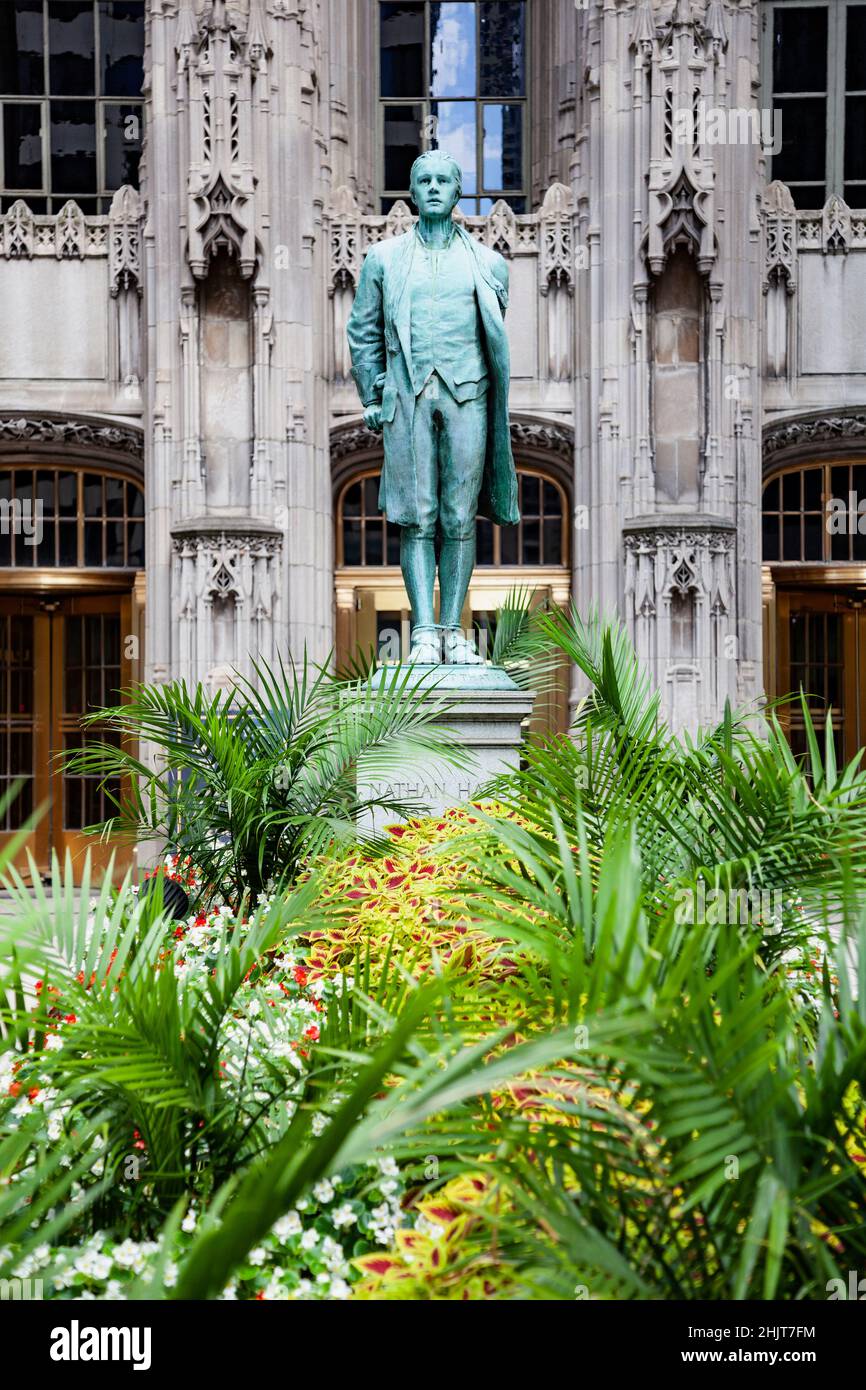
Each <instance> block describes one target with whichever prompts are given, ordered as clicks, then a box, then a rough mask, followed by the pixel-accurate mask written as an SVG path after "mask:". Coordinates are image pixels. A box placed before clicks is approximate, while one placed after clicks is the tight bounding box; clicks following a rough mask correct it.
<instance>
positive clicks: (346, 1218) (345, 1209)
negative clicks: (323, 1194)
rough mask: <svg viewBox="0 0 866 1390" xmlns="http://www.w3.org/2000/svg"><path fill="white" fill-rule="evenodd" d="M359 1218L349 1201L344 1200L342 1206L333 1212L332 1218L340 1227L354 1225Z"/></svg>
mask: <svg viewBox="0 0 866 1390" xmlns="http://www.w3.org/2000/svg"><path fill="white" fill-rule="evenodd" d="M357 1219H358V1218H357V1216H356V1215H355V1213H354V1211H353V1209H352V1207H351V1205H350V1203H349V1202H343V1204H342V1206H339V1207H337V1208H336V1209H335V1210H334V1211H332V1212H331V1220H332V1221H333V1223H334V1225H335V1226H336V1227H338V1228H342V1227H343V1226H353V1225H354V1224H355V1222H356V1221H357Z"/></svg>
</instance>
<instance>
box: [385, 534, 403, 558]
mask: <svg viewBox="0 0 866 1390" xmlns="http://www.w3.org/2000/svg"><path fill="white" fill-rule="evenodd" d="M385 542H386V545H387V548H388V557H387V559H386V561H385V563H386V564H388V565H399V563H400V530H399V527H397V526H389V525H387V524H386V526H385Z"/></svg>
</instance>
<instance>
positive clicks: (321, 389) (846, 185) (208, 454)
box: [0, 0, 866, 858]
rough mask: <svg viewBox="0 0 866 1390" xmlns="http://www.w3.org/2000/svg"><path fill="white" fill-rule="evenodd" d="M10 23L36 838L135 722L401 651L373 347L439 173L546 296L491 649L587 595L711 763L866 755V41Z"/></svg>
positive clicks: (95, 21) (63, 0) (12, 485)
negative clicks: (107, 735)
mask: <svg viewBox="0 0 866 1390" xmlns="http://www.w3.org/2000/svg"><path fill="white" fill-rule="evenodd" d="M2 9H3V16H2V18H0V48H2V49H3V50H4V52H5V53H6V57H5V58H2V59H0V116H2V120H3V122H4V129H3V137H2V138H3V149H4V151H5V162H4V164H3V166H2V169H0V198H2V202H0V209H2V217H0V505H2V506H3V507H5V511H4V516H5V517H6V518H7V520H6V523H5V524H4V528H3V533H2V534H0V623H2V625H3V628H4V641H3V643H2V644H0V648H2V662H3V672H2V674H3V682H4V683H3V688H2V695H0V734H2V743H0V780H5V781H6V782H7V783H8V782H9V781H10V780H11V779H13V778H15V777H16V776H18V775H23V776H24V778H25V782H26V786H25V792H24V793H23V794H22V797H23V799H22V798H19V802H18V803H17V805H18V810H17V811H16V809H15V807H14V806H13V807H11V808H7V810H6V812H5V826H4V827H0V828H2V829H3V830H4V831H5V833H7V834H8V833H11V832H12V831H13V830H14V827H15V824H16V823H17V821H16V817H19V818H20V814H21V813H22V812H23V810H26V808H27V805H29V804H32V805H35V804H37V803H39V802H42V801H47V802H48V803H49V804H50V806H51V813H50V815H49V817H48V819H47V821H46V822H45V823H44V825H43V828H42V829H41V830H40V831H39V832H38V834H37V840H36V841H35V842H34V843H35V844H36V847H37V849H38V852H39V854H40V855H41V856H42V857H43V858H44V857H45V855H46V854H47V852H48V850H49V849H50V848H51V847H56V848H61V849H62V848H63V847H65V846H67V847H71V848H73V849H74V848H75V847H76V845H77V844H78V841H79V832H80V827H81V826H82V825H83V824H85V823H87V822H88V821H89V820H91V819H94V818H95V817H96V816H97V815H98V813H99V810H100V803H99V794H98V791H97V789H96V788H95V787H91V786H88V785H86V783H85V780H84V779H77V780H75V779H68V778H67V779H64V778H63V777H62V776H61V774H60V773H59V772H58V771H56V770H54V766H53V765H52V764H50V762H49V759H50V755H51V754H52V753H54V752H56V751H57V750H58V748H61V747H64V746H68V745H69V743H70V741H73V740H74V739H75V738H77V737H79V734H78V732H77V723H76V715H78V714H80V712H81V710H82V709H84V708H85V707H86V706H87V705H88V704H92V703H94V701H97V702H98V699H99V698H101V697H104V696H107V695H108V693H109V692H110V691H111V690H113V689H116V688H117V686H118V684H122V683H124V682H125V681H126V680H128V679H132V678H136V677H139V678H142V679H146V680H149V681H157V682H160V681H166V680H169V679H172V678H183V679H185V680H187V681H196V680H202V681H205V682H208V683H209V684H211V685H212V686H214V687H218V686H220V685H223V684H224V683H225V682H226V680H227V678H228V674H229V672H231V671H232V670H233V669H240V670H241V671H243V672H244V673H245V674H247V675H251V674H253V663H254V662H255V661H256V660H257V659H259V658H261V659H264V660H266V661H268V662H273V661H275V660H276V659H277V658H278V657H279V656H280V655H284V654H285V653H286V652H291V653H292V654H293V655H295V656H299V655H300V654H301V653H302V651H303V650H304V648H306V650H307V652H308V653H309V654H310V656H312V657H313V658H315V659H317V660H324V659H326V658H327V657H328V655H329V653H331V652H332V651H334V650H335V649H336V651H337V654H338V656H339V655H347V654H348V653H349V652H350V651H351V650H352V649H353V648H354V647H355V646H356V645H357V644H359V643H360V644H361V645H362V646H366V645H369V644H370V643H375V642H377V641H379V642H382V641H384V640H387V638H388V634H389V633H390V632H391V631H392V629H396V630H397V631H399V630H400V628H401V626H402V625H404V624H405V621H406V616H407V615H406V599H405V594H404V593H403V590H402V583H401V579H400V574H399V568H398V566H397V563H396V561H397V554H396V536H395V534H393V533H392V531H391V528H389V527H387V526H386V525H385V523H384V522H383V521H382V520H381V519H380V518H379V517H378V515H377V511H376V505H375V502H376V499H375V478H376V473H377V471H378V468H379V466H380V463H381V441H380V440H379V438H378V437H377V436H375V435H371V434H369V433H368V432H367V431H366V430H365V429H364V428H363V424H362V422H361V411H360V405H359V402H358V399H357V396H356V394H355V390H354V386H353V384H352V382H351V379H350V377H349V364H348V357H347V346H346V340H345V324H346V319H347V317H348V314H349V311H350V309H351V305H352V299H353V295H354V291H355V287H356V285H357V282H358V276H359V273H360V267H361V263H362V260H363V256H364V254H365V252H366V250H367V248H368V247H369V246H370V245H372V244H373V243H375V242H376V241H378V240H380V239H381V238H383V237H388V236H391V235H394V234H395V233H398V232H400V231H402V230H405V228H406V227H408V226H409V225H410V221H411V216H412V210H411V207H410V205H409V203H408V201H407V197H406V190H407V185H408V180H407V172H408V165H409V163H410V162H411V158H412V157H413V156H414V154H416V153H417V152H418V150H419V149H421V148H424V147H429V146H431V145H437V144H438V145H440V146H441V147H443V148H448V149H449V150H450V151H451V152H452V153H454V154H455V155H456V156H457V157H458V159H460V160H461V162H462V163H463V166H464V170H466V171H467V172H468V179H467V184H466V187H465V189H464V193H465V197H464V200H463V202H462V203H461V206H460V211H459V214H458V215H459V216H461V217H463V218H464V219H465V223H464V225H465V226H466V227H467V229H468V230H469V231H470V232H471V234H472V235H473V236H476V237H478V238H479V239H481V240H483V241H485V242H486V243H487V244H488V245H491V246H494V247H495V248H496V249H497V250H499V251H500V252H501V253H502V254H503V255H504V256H505V257H506V259H507V260H508V263H509V268H510V274H511V301H510V307H509V311H508V317H507V326H508V331H509V336H510V340H511V347H512V373H513V375H512V388H511V398H510V404H511V412H512V434H513V442H514V452H515V459H516V462H517V465H518V470H519V474H520V482H521V510H522V512H523V517H524V520H523V522H522V524H521V528H520V529H519V531H518V532H516V533H515V532H511V533H504V532H503V533H501V534H500V533H499V532H498V531H496V530H495V528H493V527H492V526H490V525H489V524H487V523H484V522H479V567H478V569H477V571H476V575H475V578H474V580H473V584H472V586H471V589H470V594H469V597H468V600H467V608H466V612H465V615H464V617H465V621H466V622H467V623H470V622H473V621H474V622H475V623H476V624H477V625H479V626H480V627H481V628H483V627H484V624H485V622H486V621H487V616H486V615H488V614H489V613H490V612H491V611H492V610H493V609H495V607H496V605H497V603H498V602H499V601H500V600H501V598H502V597H503V596H504V594H505V593H506V592H507V591H508V590H509V589H511V588H512V587H513V586H514V585H515V584H522V585H528V586H530V587H531V588H532V589H534V590H536V591H537V592H539V593H540V594H542V595H543V596H544V597H546V598H547V599H548V600H549V601H551V602H555V603H560V604H563V603H567V602H568V601H569V599H570V598H571V597H573V598H574V600H575V601H576V603H577V604H578V607H579V608H580V609H581V610H582V611H584V612H586V611H588V610H589V609H590V608H592V607H597V608H598V609H599V610H600V611H602V612H603V613H619V614H620V615H622V617H623V618H624V620H625V621H626V623H627V624H628V627H629V629H630V631H631V632H632V634H633V637H634V640H635V643H636V646H637V649H638V651H639V653H640V655H641V657H642V659H643V660H644V661H645V663H646V664H647V666H648V668H649V669H650V671H651V672H652V676H653V679H654V681H655V682H656V684H657V686H658V687H659V689H660V690H661V691H662V696H663V706H664V709H665V712H666V713H667V715H668V716H669V717H670V719H671V720H672V722H673V724H674V726H675V727H678V728H694V727H695V726H696V725H697V724H699V723H706V722H708V721H711V720H714V719H715V718H717V717H718V716H719V715H720V713H721V711H722V710H723V708H724V705H725V701H726V700H728V699H730V700H731V701H732V702H734V703H735V704H743V703H747V702H750V701H755V700H758V699H759V698H760V697H761V696H762V695H763V694H764V692H765V691H766V692H768V693H769V694H771V695H772V694H777V693H781V692H782V691H783V690H786V689H788V688H794V687H796V686H797V685H799V684H800V683H802V684H803V685H804V686H806V687H807V688H809V689H811V690H813V691H815V692H817V695H818V696H820V697H821V698H820V699H819V701H818V706H817V708H819V709H820V708H824V707H825V706H826V704H828V703H830V704H832V705H833V706H834V708H835V709H837V710H840V711H841V716H840V720H839V723H840V728H839V730H838V733H837V742H838V744H839V747H840V750H841V751H850V752H853V751H855V750H856V748H858V747H859V746H860V744H861V743H862V742H863V741H864V740H863V736H862V735H861V722H862V721H863V718H864V717H866V664H863V657H862V656H861V652H863V651H866V629H864V628H863V626H862V623H863V621H864V619H863V614H864V613H866V609H864V607H863V604H862V596H863V595H864V594H866V541H864V540H861V537H860V532H859V529H858V525H857V515H859V513H857V511H856V505H855V508H854V511H855V515H854V518H853V521H852V516H851V509H850V507H849V506H848V504H849V503H850V502H851V501H852V498H853V499H856V497H857V495H858V490H859V495H863V496H864V497H866V466H864V465H863V464H862V463H861V460H864V459H866V448H864V439H866V312H864V309H863V304H864V298H866V212H864V211H862V210H860V209H864V208H866V162H864V161H866V156H864V155H863V152H862V151H863V149H864V147H866V141H864V139H863V133H864V128H866V4H864V3H858V0H814V3H805V0H495V2H494V3H483V0H478V3H471V0H456V2H455V3H434V2H433V0H407V3H402V4H400V3H380V0H8V3H4V5H3V7H2ZM88 65H89V66H88ZM861 470H862V474H863V476H862V479H861ZM28 488H29V489H30V491H29V492H28V491H27V489H28ZM839 498H841V499H842V500H843V501H844V502H845V504H846V508H847V511H846V512H845V517H844V518H843V520H842V522H840V526H843V527H844V529H841V530H840V529H839V527H837V528H836V529H833V530H831V529H830V528H829V527H828V524H827V521H826V512H827V506H828V504H829V502H830V500H831V499H836V500H838V499H839ZM4 499H5V501H4ZM28 503H29V505H30V506H31V507H32V508H33V509H34V511H35V510H36V509H37V508H38V507H40V506H41V512H40V517H41V520H40V529H39V535H38V539H37V536H36V534H35V533H34V534H29V533H28V532H27V514H28V513H27V506H28ZM16 509H17V510H16ZM864 510H866V503H864ZM762 513H763V517H762ZM845 518H847V520H846V519H845ZM864 531H866V522H864ZM861 665H862V670H861ZM579 693H580V692H579V687H578V685H577V683H576V682H575V684H574V688H573V689H572V690H571V691H570V692H569V694H570V698H571V699H572V700H574V699H576V698H577V697H578V696H579ZM565 704H566V700H565V699H564V700H563V708H562V709H561V710H560V711H559V712H558V715H557V717H558V718H560V719H561V720H564V719H565V717H566V709H565ZM797 723H798V721H797V718H796V714H794V715H792V716H791V734H792V738H794V740H795V741H796V739H797V737H798V736H799V732H798V727H797Z"/></svg>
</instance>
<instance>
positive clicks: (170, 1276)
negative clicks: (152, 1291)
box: [162, 1260, 177, 1289]
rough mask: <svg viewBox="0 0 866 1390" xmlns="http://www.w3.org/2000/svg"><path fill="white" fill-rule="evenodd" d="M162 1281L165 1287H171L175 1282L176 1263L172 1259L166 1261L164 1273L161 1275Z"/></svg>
mask: <svg viewBox="0 0 866 1390" xmlns="http://www.w3.org/2000/svg"><path fill="white" fill-rule="evenodd" d="M162 1282H163V1283H164V1284H165V1287H166V1288H167V1289H173V1288H174V1286H175V1284H176V1283H177V1265H176V1264H175V1262H174V1260H167V1261H166V1266H165V1274H164V1275H163V1279H162Z"/></svg>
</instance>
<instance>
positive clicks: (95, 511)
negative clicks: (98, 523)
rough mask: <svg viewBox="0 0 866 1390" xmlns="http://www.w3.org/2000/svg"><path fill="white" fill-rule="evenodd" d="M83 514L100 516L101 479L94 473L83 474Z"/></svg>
mask: <svg viewBox="0 0 866 1390" xmlns="http://www.w3.org/2000/svg"><path fill="white" fill-rule="evenodd" d="M84 515H85V516H102V479H101V478H100V477H99V475H98V474H95V473H85V475H84Z"/></svg>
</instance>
